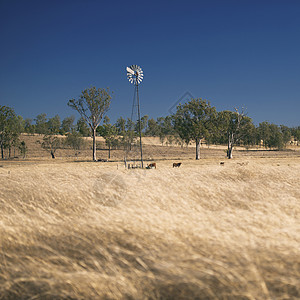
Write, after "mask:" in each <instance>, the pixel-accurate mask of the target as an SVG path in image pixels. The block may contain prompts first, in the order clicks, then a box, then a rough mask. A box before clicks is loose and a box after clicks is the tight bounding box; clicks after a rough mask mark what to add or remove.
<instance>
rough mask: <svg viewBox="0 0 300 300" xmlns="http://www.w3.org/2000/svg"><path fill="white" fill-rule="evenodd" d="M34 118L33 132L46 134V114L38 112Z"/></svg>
mask: <svg viewBox="0 0 300 300" xmlns="http://www.w3.org/2000/svg"><path fill="white" fill-rule="evenodd" d="M34 120H35V132H36V133H39V134H46V133H47V132H48V124H47V115H46V114H39V115H37V116H36V118H35V119H34Z"/></svg>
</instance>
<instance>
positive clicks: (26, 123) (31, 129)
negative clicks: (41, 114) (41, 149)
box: [24, 119, 35, 134]
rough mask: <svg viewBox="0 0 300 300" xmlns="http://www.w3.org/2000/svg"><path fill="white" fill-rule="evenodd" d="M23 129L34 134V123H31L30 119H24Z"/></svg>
mask: <svg viewBox="0 0 300 300" xmlns="http://www.w3.org/2000/svg"><path fill="white" fill-rule="evenodd" d="M24 131H25V132H26V133H28V134H29V133H30V134H34V133H35V125H33V124H32V119H25V120H24Z"/></svg>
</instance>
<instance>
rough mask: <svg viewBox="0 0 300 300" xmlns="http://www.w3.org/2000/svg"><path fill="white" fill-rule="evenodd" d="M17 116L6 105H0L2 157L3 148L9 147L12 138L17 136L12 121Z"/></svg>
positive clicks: (2, 155)
mask: <svg viewBox="0 0 300 300" xmlns="http://www.w3.org/2000/svg"><path fill="white" fill-rule="evenodd" d="M16 119H17V116H16V114H15V112H14V110H13V109H12V108H10V107H8V106H0V148H1V157H2V159H3V158H4V149H5V148H7V147H8V148H9V149H10V147H11V144H12V140H13V139H15V138H17V137H18V136H19V133H17V132H15V127H14V123H15V122H16Z"/></svg>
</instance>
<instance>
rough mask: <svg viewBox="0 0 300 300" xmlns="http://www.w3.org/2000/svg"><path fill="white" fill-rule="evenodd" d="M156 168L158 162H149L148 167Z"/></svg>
mask: <svg viewBox="0 0 300 300" xmlns="http://www.w3.org/2000/svg"><path fill="white" fill-rule="evenodd" d="M153 168H155V169H156V163H151V164H148V165H147V167H146V169H153Z"/></svg>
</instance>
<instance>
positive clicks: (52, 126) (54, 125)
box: [45, 115, 60, 134]
mask: <svg viewBox="0 0 300 300" xmlns="http://www.w3.org/2000/svg"><path fill="white" fill-rule="evenodd" d="M59 129H60V117H59V115H56V116H55V117H53V118H50V119H49V120H48V122H47V130H46V132H45V134H46V133H48V134H59Z"/></svg>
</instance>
